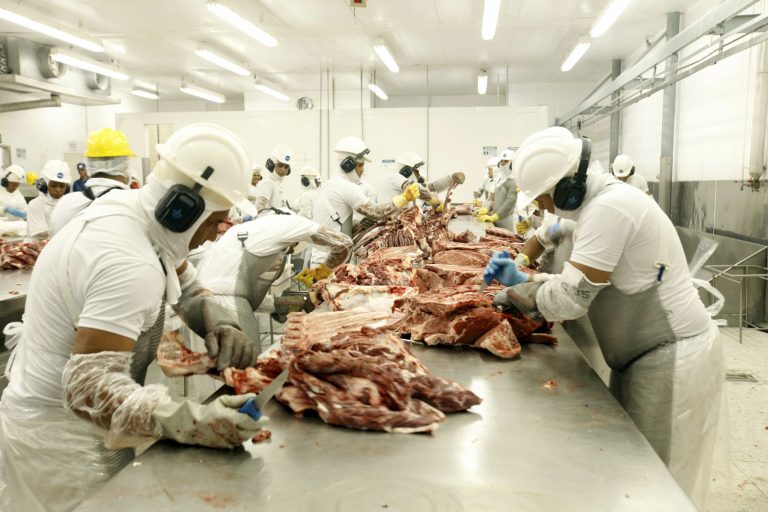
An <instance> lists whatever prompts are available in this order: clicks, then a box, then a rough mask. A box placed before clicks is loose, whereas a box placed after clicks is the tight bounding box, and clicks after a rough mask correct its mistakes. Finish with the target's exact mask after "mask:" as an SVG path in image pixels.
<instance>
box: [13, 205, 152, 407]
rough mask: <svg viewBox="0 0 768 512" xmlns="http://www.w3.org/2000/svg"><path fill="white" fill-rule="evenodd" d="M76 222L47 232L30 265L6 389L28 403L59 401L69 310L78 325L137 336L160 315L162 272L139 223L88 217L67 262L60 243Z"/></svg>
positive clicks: (68, 345)
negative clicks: (50, 234) (21, 327)
mask: <svg viewBox="0 0 768 512" xmlns="http://www.w3.org/2000/svg"><path fill="white" fill-rule="evenodd" d="M79 227H80V224H79V223H78V222H74V223H70V224H68V225H67V226H65V227H64V229H62V230H61V232H59V234H58V235H57V236H55V237H54V238H52V239H51V241H50V243H48V245H47V246H46V247H45V249H44V250H43V251H42V253H41V254H40V257H39V258H38V259H37V263H36V264H35V268H34V270H33V271H32V278H31V281H30V283H29V292H28V295H27V302H26V309H25V311H24V333H23V337H22V339H21V341H20V342H19V345H18V347H17V348H16V351H17V355H16V361H15V363H14V365H13V367H12V370H11V378H10V383H9V384H8V388H7V389H6V390H5V393H11V394H13V395H15V396H16V397H17V398H21V399H24V400H29V401H30V403H31V402H36V403H39V404H42V405H49V406H51V407H61V406H62V400H63V398H64V392H63V386H62V382H61V377H62V372H63V370H64V366H65V365H66V363H67V360H69V357H70V354H71V352H72V347H73V345H74V339H75V331H74V329H73V323H72V314H74V315H75V318H76V319H77V320H76V323H75V324H76V325H77V326H78V327H90V328H93V329H99V330H102V331H107V332H111V333H114V334H118V335H120V336H125V337H126V338H130V339H134V340H135V339H136V338H137V337H138V336H139V334H140V333H141V332H143V331H146V330H148V329H149V328H150V327H152V325H153V324H154V323H155V321H156V320H157V313H158V311H159V309H160V303H161V299H162V296H163V293H164V291H165V275H164V273H163V269H162V266H161V265H160V261H159V259H158V257H157V255H156V253H155V251H154V249H153V248H152V244H151V243H150V241H149V239H148V238H147V236H146V235H145V234H144V232H143V231H142V228H141V226H140V224H139V223H138V222H137V221H135V220H133V219H131V218H130V217H127V216H117V215H114V216H107V217H104V218H101V219H97V220H94V221H91V222H90V223H88V224H87V225H86V226H85V228H83V230H82V232H81V233H80V234H79V237H78V238H77V241H76V242H75V244H74V246H73V247H72V251H71V253H70V257H69V259H68V260H66V261H65V260H64V254H63V248H64V246H65V244H66V243H67V242H68V241H69V240H70V239H71V237H73V236H77V234H78V229H77V228H79ZM64 276H69V279H67V280H65V278H64ZM70 297H71V299H70ZM70 301H71V303H70ZM68 303H69V304H70V306H69V307H68V306H67V304H68ZM70 311H72V312H73V313H70Z"/></svg>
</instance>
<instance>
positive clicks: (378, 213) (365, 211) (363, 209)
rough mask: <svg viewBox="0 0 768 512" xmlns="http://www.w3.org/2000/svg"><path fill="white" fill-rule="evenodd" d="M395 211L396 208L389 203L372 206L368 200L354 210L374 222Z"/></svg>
mask: <svg viewBox="0 0 768 512" xmlns="http://www.w3.org/2000/svg"><path fill="white" fill-rule="evenodd" d="M395 210H397V206H395V204H394V203H392V202H391V201H388V202H386V203H376V204H374V203H373V202H372V201H371V200H370V199H369V200H368V201H366V202H364V203H363V204H361V205H360V206H358V207H357V208H356V209H355V211H356V212H357V213H359V214H361V215H365V216H366V217H370V218H372V219H374V220H379V219H381V218H384V217H386V216H387V215H389V214H390V213H392V212H394V211H395Z"/></svg>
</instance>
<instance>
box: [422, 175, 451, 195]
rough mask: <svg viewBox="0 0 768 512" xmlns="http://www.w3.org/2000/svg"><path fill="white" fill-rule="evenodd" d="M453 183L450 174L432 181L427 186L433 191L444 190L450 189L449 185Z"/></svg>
mask: <svg viewBox="0 0 768 512" xmlns="http://www.w3.org/2000/svg"><path fill="white" fill-rule="evenodd" d="M451 185H453V178H452V177H451V176H450V175H449V176H443V177H442V178H439V179H436V180H435V181H432V182H430V183H429V184H428V185H427V188H428V189H429V190H431V191H432V192H442V191H443V190H448V187H450V186H451Z"/></svg>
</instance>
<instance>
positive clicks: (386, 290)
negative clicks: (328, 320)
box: [310, 281, 416, 312]
mask: <svg viewBox="0 0 768 512" xmlns="http://www.w3.org/2000/svg"><path fill="white" fill-rule="evenodd" d="M415 294H416V289H415V288H412V287H409V286H408V287H406V286H362V285H357V284H344V283H329V282H324V281H320V282H319V283H315V284H314V285H313V286H312V289H311V290H310V297H311V298H312V302H313V303H314V304H315V306H319V305H320V304H321V303H323V302H325V303H326V304H328V308H329V309H330V310H331V311H344V310H349V309H364V310H368V311H386V312H389V311H392V305H393V303H394V302H395V299H397V298H398V297H402V296H413V295H415Z"/></svg>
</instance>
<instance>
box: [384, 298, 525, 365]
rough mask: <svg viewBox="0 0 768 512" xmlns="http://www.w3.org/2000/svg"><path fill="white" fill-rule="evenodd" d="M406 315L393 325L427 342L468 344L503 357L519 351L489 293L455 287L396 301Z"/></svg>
mask: <svg viewBox="0 0 768 512" xmlns="http://www.w3.org/2000/svg"><path fill="white" fill-rule="evenodd" d="M395 309H396V310H397V311H401V312H402V313H403V314H404V315H405V316H404V317H403V318H402V320H400V322H398V323H397V324H396V325H395V326H394V327H393V328H394V329H395V330H397V331H398V332H400V333H401V334H407V335H410V337H411V339H412V340H415V341H423V342H424V343H426V344H428V345H469V346H472V347H477V348H483V349H486V350H488V351H489V352H491V353H492V354H494V355H496V356H498V357H502V358H505V359H508V358H512V357H515V356H517V355H518V354H519V353H520V344H519V343H518V341H517V337H516V336H515V333H514V331H513V330H512V327H511V325H510V324H509V322H507V319H506V317H505V315H503V314H502V313H499V312H497V311H496V310H495V308H494V307H493V299H492V297H490V296H489V294H483V293H479V292H478V290H477V288H476V287H469V286H458V287H449V288H442V289H441V290H439V291H427V292H422V293H420V294H419V295H417V296H415V297H409V298H402V299H398V300H397V301H395Z"/></svg>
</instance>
